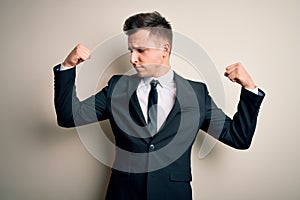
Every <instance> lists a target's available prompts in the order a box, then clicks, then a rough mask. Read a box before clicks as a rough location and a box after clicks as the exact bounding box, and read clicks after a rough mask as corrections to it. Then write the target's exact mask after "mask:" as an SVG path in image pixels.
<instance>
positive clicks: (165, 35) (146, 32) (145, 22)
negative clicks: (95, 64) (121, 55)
mask: <svg viewBox="0 0 300 200" xmlns="http://www.w3.org/2000/svg"><path fill="white" fill-rule="evenodd" d="M123 31H124V32H125V33H126V35H127V36H128V49H129V50H130V52H131V57H130V62H131V63H132V65H133V66H134V68H135V69H136V70H137V72H138V75H139V76H141V77H149V76H153V77H159V76H162V75H163V74H164V73H166V72H167V71H168V70H169V68H170V63H169V61H170V53H171V47H172V29H171V25H170V24H169V22H168V21H167V20H166V19H165V18H164V17H162V16H161V15H160V14H159V13H158V12H151V13H140V14H136V15H133V16H131V17H129V18H128V19H127V20H126V21H125V23H124V27H123Z"/></svg>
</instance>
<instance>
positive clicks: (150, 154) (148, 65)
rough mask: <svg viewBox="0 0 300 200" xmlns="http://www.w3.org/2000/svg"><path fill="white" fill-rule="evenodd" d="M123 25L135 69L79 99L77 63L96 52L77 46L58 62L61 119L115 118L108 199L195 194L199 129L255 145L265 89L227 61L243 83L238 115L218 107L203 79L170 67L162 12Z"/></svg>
mask: <svg viewBox="0 0 300 200" xmlns="http://www.w3.org/2000/svg"><path fill="white" fill-rule="evenodd" d="M123 29H124V31H125V33H126V34H127V35H128V49H129V51H130V53H131V55H130V62H131V64H132V65H133V67H134V68H135V70H136V72H137V74H136V75H132V76H113V77H112V78H111V79H110V81H109V82H108V85H107V86H106V87H105V88H103V89H102V90H101V91H100V92H98V93H97V94H96V95H95V96H92V97H90V98H88V99H86V100H84V101H79V100H78V98H77V97H76V92H75V87H74V82H75V72H76V71H75V67H74V66H76V65H78V64H79V63H81V62H83V61H85V60H86V59H88V58H89V57H90V55H91V52H90V50H89V49H87V48H86V47H84V46H83V45H80V44H79V45H77V46H76V47H75V48H74V49H73V50H72V51H71V53H70V54H69V55H68V56H67V58H66V59H65V61H64V62H63V63H62V64H61V65H57V66H56V67H55V68H54V73H55V108H56V113H57V121H58V124H59V125H60V126H63V127H74V126H80V125H84V124H88V123H92V122H96V121H100V120H105V119H109V121H110V124H111V127H112V130H113V134H114V137H115V143H116V158H115V163H114V166H113V169H112V173H111V178H110V182H109V186H108V190H107V194H106V199H109V200H111V199H113V200H114V199H116V200H120V199H126V200H127V199H128V200H129V199H130V200H141V199H149V200H150V199H154V200H160V199H183V200H187V199H192V191H191V186H190V181H191V180H192V178H191V168H190V153H191V147H192V144H193V142H194V140H195V137H196V135H197V132H198V131H199V129H201V130H203V131H206V132H208V133H209V134H210V135H212V136H214V137H215V138H216V139H218V140H219V141H221V142H223V143H225V144H227V145H229V146H231V147H234V148H237V149H247V148H249V146H250V144H251V140H252V137H253V134H254V130H255V126H256V121H257V115H258V111H259V107H260V105H261V102H262V100H263V98H264V93H263V92H262V91H261V90H259V89H258V88H257V87H256V86H255V84H254V82H253V80H252V78H251V77H250V75H249V74H248V73H247V71H246V70H245V68H244V67H243V66H242V64H241V63H236V64H233V65H230V66H228V67H227V68H226V72H225V76H226V77H228V78H229V79H230V80H231V81H233V82H237V83H238V84H240V85H241V86H242V89H241V96H240V101H239V105H238V111H237V113H236V114H235V116H234V117H233V120H232V119H230V118H229V117H227V116H226V115H225V114H224V113H223V112H222V111H221V110H220V109H218V108H217V106H216V105H215V104H214V102H213V100H212V99H211V97H210V96H209V94H208V91H207V88H206V86H205V84H203V83H199V82H193V81H190V80H186V79H184V78H182V77H180V76H179V75H177V74H176V73H175V72H174V71H173V70H172V69H171V64H170V54H171V48H172V31H171V26H170V24H169V22H167V21H166V19H165V18H164V17H162V16H161V15H160V14H159V13H158V12H152V13H140V14H137V15H134V16H131V17H130V18H128V19H127V20H126V21H125V24H124V28H123Z"/></svg>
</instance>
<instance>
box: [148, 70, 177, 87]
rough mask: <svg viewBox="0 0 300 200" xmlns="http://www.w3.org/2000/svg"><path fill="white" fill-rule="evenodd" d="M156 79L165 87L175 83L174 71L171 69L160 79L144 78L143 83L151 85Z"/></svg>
mask: <svg viewBox="0 0 300 200" xmlns="http://www.w3.org/2000/svg"><path fill="white" fill-rule="evenodd" d="M153 79H156V80H158V81H159V84H160V85H161V86H162V87H163V86H164V85H167V84H169V83H172V82H174V71H173V70H172V69H170V70H169V71H168V72H167V73H166V74H164V75H163V76H160V77H158V78H154V77H145V78H142V82H143V83H144V84H145V85H147V84H150V82H151V81H152V80H153Z"/></svg>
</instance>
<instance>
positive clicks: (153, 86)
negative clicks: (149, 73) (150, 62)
mask: <svg viewBox="0 0 300 200" xmlns="http://www.w3.org/2000/svg"><path fill="white" fill-rule="evenodd" d="M158 83H159V82H158V80H155V79H153V80H152V81H151V82H150V85H151V88H156V86H157V84H158Z"/></svg>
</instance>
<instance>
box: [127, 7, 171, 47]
mask: <svg viewBox="0 0 300 200" xmlns="http://www.w3.org/2000/svg"><path fill="white" fill-rule="evenodd" d="M139 29H146V30H149V32H150V34H151V35H159V36H163V37H165V38H166V39H167V40H168V42H169V43H170V48H171V47H172V40H173V34H172V27H171V24H170V23H169V22H168V21H167V20H166V18H164V17H163V16H161V14H160V13H159V12H157V11H154V12H149V13H139V14H135V15H133V16H131V17H129V18H127V19H126V21H125V23H124V26H123V31H124V32H125V33H126V35H131V34H133V33H135V32H136V31H137V30H139Z"/></svg>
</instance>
